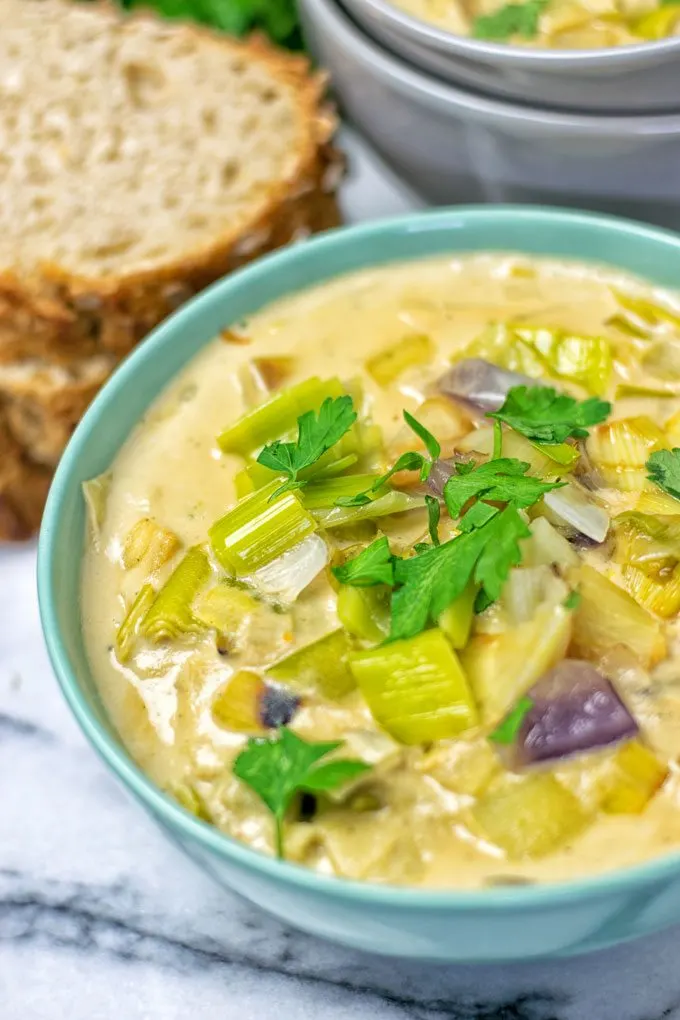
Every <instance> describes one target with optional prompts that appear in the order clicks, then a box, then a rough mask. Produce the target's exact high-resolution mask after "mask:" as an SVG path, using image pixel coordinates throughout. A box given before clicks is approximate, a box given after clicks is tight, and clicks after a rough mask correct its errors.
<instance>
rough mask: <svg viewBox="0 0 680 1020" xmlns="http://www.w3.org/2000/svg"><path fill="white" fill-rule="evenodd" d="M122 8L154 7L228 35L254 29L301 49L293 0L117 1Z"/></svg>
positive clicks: (244, 32) (167, 16)
mask: <svg viewBox="0 0 680 1020" xmlns="http://www.w3.org/2000/svg"><path fill="white" fill-rule="evenodd" d="M119 2H120V4H121V6H122V7H126V8H134V7H146V8H153V9H154V10H156V11H158V13H159V14H162V15H164V16H165V17H166V18H184V19H190V20H192V21H198V22H201V23H202V24H204V25H211V26H212V27H213V28H219V29H221V30H222V31H223V32H229V33H230V35H237V36H241V35H245V34H246V33H247V32H252V31H254V30H255V29H260V30H261V31H263V32H265V33H266V34H267V35H268V36H269V38H270V39H273V40H274V42H277V43H279V44H280V45H281V46H288V47H289V48H290V49H300V48H301V46H302V35H301V32H300V21H299V18H298V13H297V10H296V6H295V0H119Z"/></svg>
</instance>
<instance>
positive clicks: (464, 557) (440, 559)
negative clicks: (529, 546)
mask: <svg viewBox="0 0 680 1020" xmlns="http://www.w3.org/2000/svg"><path fill="white" fill-rule="evenodd" d="M491 509H494V508H491ZM530 534H531V533H530V531H529V528H528V527H527V525H526V523H525V522H524V521H523V520H522V518H521V516H520V515H519V513H518V511H517V509H516V508H515V507H514V506H508V507H506V508H505V510H501V511H497V510H494V514H493V516H492V517H491V518H489V519H488V520H487V521H486V523H485V524H483V525H482V526H481V527H478V528H475V529H474V530H471V531H468V532H466V533H464V534H462V535H458V536H457V537H456V538H452V539H451V540H450V541H449V542H445V543H444V544H443V545H440V546H435V547H433V548H429V549H428V550H427V551H426V552H423V553H420V555H418V556H413V557H411V558H410V559H404V560H396V561H395V563H394V580H395V583H396V584H397V585H401V587H399V588H398V589H397V590H396V591H395V592H394V593H393V595H392V623H391V629H390V640H393V641H394V640H397V639H400V638H409V637H414V636H415V635H416V634H419V633H420V632H421V631H422V630H424V629H425V628H426V627H427V625H428V623H430V622H435V621H436V620H437V619H438V618H439V616H440V615H441V613H443V611H444V610H445V609H446V608H447V607H448V606H449V605H450V604H451V603H452V602H453V601H454V600H455V599H457V598H458V596H459V595H461V594H462V593H463V590H464V589H465V587H466V586H467V584H468V582H469V581H470V580H471V579H473V580H474V581H475V582H476V583H478V584H479V585H480V586H481V588H482V590H483V591H484V592H485V593H486V596H487V598H488V600H489V602H494V601H495V600H496V599H497V598H498V596H499V595H500V593H501V588H502V587H503V584H504V583H505V581H506V580H507V577H508V574H509V572H510V568H511V567H513V566H516V565H517V564H518V563H519V562H520V560H521V558H522V557H521V550H520V546H519V541H520V539H522V538H528V537H529V536H530Z"/></svg>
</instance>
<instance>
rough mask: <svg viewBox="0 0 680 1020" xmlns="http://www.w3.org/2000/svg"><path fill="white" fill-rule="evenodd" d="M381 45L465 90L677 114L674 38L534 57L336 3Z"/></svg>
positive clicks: (374, 8)
mask: <svg viewBox="0 0 680 1020" xmlns="http://www.w3.org/2000/svg"><path fill="white" fill-rule="evenodd" d="M343 3H344V4H345V6H346V7H347V9H348V10H349V11H351V13H352V15H353V17H355V18H356V20H357V22H359V24H360V25H362V27H363V28H364V29H365V30H366V31H367V32H368V33H369V34H370V35H372V36H373V38H374V39H376V40H377V41H378V42H379V43H380V44H382V45H384V46H386V47H387V48H388V49H390V50H392V51H393V52H394V53H395V54H397V55H399V56H401V57H404V58H406V59H407V60H409V61H410V62H411V63H412V64H414V65H415V66H416V67H418V68H420V69H421V70H423V71H427V72H430V73H434V74H437V75H439V76H440V77H441V78H443V79H444V80H445V81H447V82H450V83H452V84H454V85H459V86H462V87H464V88H466V87H472V88H474V89H479V90H480V91H482V92H487V93H489V94H491V95H495V96H499V97H501V98H505V99H514V100H521V101H522V102H527V103H535V102H537V101H538V102H540V103H541V104H542V105H545V106H553V107H555V108H559V109H567V110H577V111H582V112H618V113H641V112H644V113H651V112H664V111H673V110H675V111H677V112H680V38H678V37H675V38H671V39H662V40H660V41H659V42H652V43H644V44H642V45H640V46H621V47H618V48H612V49H598V50H538V49H536V50H533V49H527V48H522V47H519V46H506V45H505V44H498V43H489V42H483V41H481V40H478V39H468V38H464V37H462V36H455V35H452V34H450V33H449V32H445V31H443V30H442V29H440V28H437V27H436V26H434V25H428V24H427V23H426V22H424V21H419V20H417V19H416V18H412V17H409V15H407V14H406V13H404V12H403V11H401V10H399V8H398V7H394V6H393V5H392V4H391V3H389V0H343Z"/></svg>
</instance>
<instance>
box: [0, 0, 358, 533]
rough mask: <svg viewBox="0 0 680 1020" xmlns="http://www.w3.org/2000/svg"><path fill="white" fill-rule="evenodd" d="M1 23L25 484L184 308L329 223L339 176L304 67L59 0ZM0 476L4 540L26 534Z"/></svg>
mask: <svg viewBox="0 0 680 1020" xmlns="http://www.w3.org/2000/svg"><path fill="white" fill-rule="evenodd" d="M0 24H2V31H0V138H2V145H1V146H0V459H2V460H5V459H6V460H7V462H8V463H9V460H10V459H12V460H13V462H14V463H15V466H17V467H16V469H17V470H19V471H21V470H23V471H28V468H27V467H26V465H27V464H30V465H31V467H32V466H33V465H49V466H52V465H53V464H54V463H56V460H57V458H58V455H59V453H60V451H61V449H62V447H63V445H64V442H65V440H66V438H67V436H68V434H69V432H70V431H71V429H72V427H73V424H74V422H75V420H76V419H77V417H78V416H79V415H80V414H81V413H82V410H84V406H85V404H86V403H87V400H89V399H90V397H91V396H92V394H93V393H94V391H95V390H96V388H97V387H98V386H99V385H100V383H101V381H102V380H103V378H105V377H106V375H107V374H108V372H109V371H110V369H111V368H112V367H113V365H115V364H116V363H117V361H119V360H120V358H121V357H122V356H124V355H125V354H126V353H127V352H128V351H129V350H130V349H131V348H132V347H133V346H134V344H135V343H136V342H138V341H139V340H140V339H141V338H142V337H143V336H144V335H145V334H146V333H147V332H148V331H149V329H151V328H152V327H153V326H155V325H156V324H157V323H158V322H159V321H160V320H161V319H163V318H164V317H165V316H166V315H167V314H169V312H171V311H172V310H174V308H176V307H177V306H178V305H179V304H181V303H182V302H183V301H184V300H186V299H187V298H188V297H190V296H191V295H192V294H194V293H195V292H196V291H197V290H199V289H201V288H202V287H204V286H206V285H207V284H208V283H211V282H212V281H214V280H215V279H217V278H219V277H220V276H222V275H223V274H224V273H227V272H229V271H231V270H232V269H234V268H236V267H237V266H239V265H241V264H243V263H244V262H246V261H248V260H250V259H252V258H253V257H255V256H257V255H259V254H261V253H262V252H264V251H267V250H269V249H271V248H274V247H277V246H279V245H282V244H286V243H288V242H289V241H291V240H295V239H298V238H300V237H304V236H306V235H308V234H309V233H311V232H313V231H316V230H321V229H325V228H327V227H329V226H334V225H336V224H337V222H338V220H339V216H338V210H337V204H336V201H335V188H336V186H337V183H338V181H339V179H340V176H341V174H340V173H339V166H340V161H339V158H338V155H337V153H335V152H334V150H333V149H332V146H331V145H330V137H331V135H332V132H333V129H334V127H335V121H334V117H333V115H332V113H331V112H330V111H329V109H328V108H327V107H326V106H325V104H324V100H323V95H324V79H323V76H321V75H318V74H310V71H309V67H308V64H307V61H306V60H305V59H304V58H302V57H298V56H293V55H291V54H288V53H284V52H282V51H279V50H277V49H275V48H274V47H272V46H270V45H269V44H267V43H266V42H265V41H263V40H261V39H258V38H254V39H250V40H247V41H236V40H233V39H230V38H227V37H223V36H219V37H218V36H216V35H213V34H212V33H210V32H209V31H207V30H203V29H200V28H197V27H195V26H189V25H183V24H178V23H171V22H163V21H160V20H158V19H156V18H155V17H153V16H151V15H149V14H139V15H133V16H129V17H126V16H122V15H120V14H119V13H118V12H117V11H116V10H114V9H113V7H111V8H109V7H108V6H106V5H100V4H84V3H82V4H81V3H70V2H69V0H0ZM93 365H94V366H97V368H96V370H95V369H93V368H92V366H93ZM102 366H106V367H105V368H104V369H102ZM100 369H102V370H101V372H100V373H99V370H100ZM93 372H94V375H93V374H92V373H93ZM98 373H99V374H98ZM94 379H96V382H93V380H94ZM90 383H92V385H89V384H90ZM88 386H89V388H88ZM86 394H87V396H86ZM5 447H6V449H5ZM42 470H43V468H42V466H41V467H40V469H39V471H40V472H42ZM10 474H11V476H12V478H13V479H14V478H15V474H16V472H14V471H13V472H9V469H8V470H6V471H5V473H4V475H3V474H0V506H1V507H3V512H2V513H1V514H0V539H1V538H9V537H16V534H17V533H18V532H25V530H26V527H25V526H23V525H22V526H21V527H19V526H16V527H14V526H13V525H12V524H11V523H10V522H9V510H8V506H9V505H10V502H11V501H9V502H8V501H7V500H5V502H4V504H3V502H2V500H3V477H4V478H5V482H4V485H5V491H7V490H8V485H9V483H8V482H7V481H6V479H7V478H8V477H9V476H10ZM42 477H43V476H42V474H40V478H41V479H42ZM12 484H14V485H16V482H15V481H14V482H13V483H12ZM37 488H40V487H39V486H38V487H37ZM33 489H36V487H35V486H34V487H33ZM20 516H21V517H22V521H24V522H25V521H28V520H34V518H35V514H30V513H27V512H26V508H25V507H24V508H23V509H22V510H21V514H20ZM3 522H4V523H3ZM29 530H30V525H29Z"/></svg>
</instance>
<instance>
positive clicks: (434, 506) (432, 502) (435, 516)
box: [425, 496, 442, 545]
mask: <svg viewBox="0 0 680 1020" xmlns="http://www.w3.org/2000/svg"><path fill="white" fill-rule="evenodd" d="M425 505H426V507H427V529H428V531H429V532H430V538H431V539H432V545H439V544H440V542H439V518H440V516H441V512H442V511H441V507H440V505H439V500H438V499H435V497H434V496H426V497H425Z"/></svg>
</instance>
